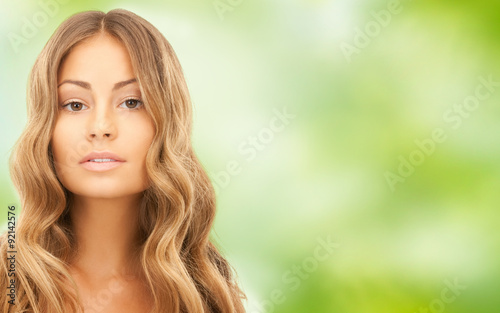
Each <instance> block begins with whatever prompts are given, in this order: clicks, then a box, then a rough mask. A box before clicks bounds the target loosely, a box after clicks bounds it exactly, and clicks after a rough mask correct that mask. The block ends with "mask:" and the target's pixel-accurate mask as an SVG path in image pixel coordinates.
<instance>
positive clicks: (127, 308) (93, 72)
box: [0, 10, 244, 313]
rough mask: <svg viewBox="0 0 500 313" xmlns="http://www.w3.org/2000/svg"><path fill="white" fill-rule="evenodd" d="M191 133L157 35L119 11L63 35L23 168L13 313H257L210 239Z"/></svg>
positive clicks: (34, 112) (210, 198)
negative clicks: (248, 307) (251, 312)
mask: <svg viewBox="0 0 500 313" xmlns="http://www.w3.org/2000/svg"><path fill="white" fill-rule="evenodd" d="M191 119H192V117H191V103H190V99H189V94H188V89H187V87H186V84H185V80H184V77H183V74H182V69H181V67H180V65H179V62H178V60H177V57H176V56H175V53H174V51H173V50H172V47H171V46H170V44H169V43H168V42H167V40H166V39H165V38H164V37H163V36H162V35H161V33H160V32H159V31H158V30H157V29H156V28H155V27H153V26H152V25H151V24H150V23H148V22H147V21H145V20H144V19H142V18H140V17H138V16H137V15H135V14H133V13H131V12H129V11H126V10H112V11H110V12H108V13H106V14H105V13H103V12H97V11H89V12H83V13H79V14H76V15H74V16H72V17H70V18H69V19H67V20H66V21H65V22H63V23H62V24H61V26H60V27H59V28H58V29H57V30H56V32H55V33H54V34H53V36H52V37H51V38H50V40H49V41H48V43H47V45H46V46H45V47H44V49H43V50H42V52H41V53H40V55H39V57H38V58H37V60H36V62H35V65H34V67H33V69H32V72H31V75H30V81H29V88H28V123H27V126H26V128H25V130H24V132H23V133H22V135H21V137H20V138H19V140H18V141H17V143H16V146H15V149H14V151H13V152H12V155H11V159H10V162H11V164H10V166H11V176H12V179H13V182H14V184H15V186H16V189H17V190H18V192H19V194H20V198H21V206H22V215H21V217H20V219H19V221H18V224H17V225H16V226H17V229H16V233H15V249H16V255H15V275H14V285H15V294H14V296H12V295H8V294H7V293H5V292H2V293H1V295H0V299H2V302H1V304H0V307H1V308H2V312H40V313H42V312H51V313H55V312H58V313H63V312H65V313H67V312H86V313H89V312H107V313H110V312H111V313H112V312H122V313H127V312H131V313H135V312H145V313H146V312H189V313H194V312H205V313H208V312H227V313H229V312H244V309H243V305H242V299H243V298H244V294H243V293H242V292H241V290H240V288H239V287H238V285H237V284H236V282H235V280H234V277H233V273H232V268H231V267H230V265H229V264H228V263H227V261H226V260H225V259H224V258H223V257H222V256H221V254H220V253H219V252H218V251H217V249H216V248H215V247H214V245H213V244H212V243H211V242H210V241H209V238H208V237H209V233H210V228H211V225H212V222H213V219H214V214H215V197H214V190H213V187H212V185H211V183H210V181H209V179H208V177H207V175H206V173H205V172H204V170H203V168H202V166H201V165H200V163H199V162H198V160H197V158H196V156H195V154H194V153H193V149H192V147H191V141H190V133H191ZM2 239H3V240H2V246H1V248H2V249H1V251H2V259H1V262H2V275H1V286H2V288H3V289H2V290H6V289H8V288H9V286H12V281H11V279H12V278H13V277H12V276H9V273H10V274H11V275H12V266H11V265H10V263H9V261H8V260H7V257H8V255H7V251H8V250H12V249H9V246H8V241H7V236H6V234H4V235H3V236H2ZM10 248H12V247H10ZM11 263H12V262H11ZM9 269H11V271H9ZM12 298H15V301H14V303H15V305H12V304H10V303H9V301H11V300H12ZM11 303H12V301H11Z"/></svg>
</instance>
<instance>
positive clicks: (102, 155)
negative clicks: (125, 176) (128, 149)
mask: <svg viewBox="0 0 500 313" xmlns="http://www.w3.org/2000/svg"><path fill="white" fill-rule="evenodd" d="M123 163H125V160H123V159H122V158H120V157H119V156H117V155H115V154H113V153H111V152H92V153H90V154H88V155H86V156H85V157H84V158H83V159H82V160H81V161H80V165H81V166H82V167H83V168H85V169H87V170H89V171H94V172H103V171H108V170H111V169H113V168H116V167H118V166H120V165H122V164H123Z"/></svg>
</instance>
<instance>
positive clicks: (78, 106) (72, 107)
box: [63, 101, 86, 112]
mask: <svg viewBox="0 0 500 313" xmlns="http://www.w3.org/2000/svg"><path fill="white" fill-rule="evenodd" d="M84 106H86V105H84V104H82V103H80V102H76V101H73V102H70V103H68V104H65V105H63V107H64V108H66V109H67V110H68V111H72V112H77V111H81V110H82V109H83V107H84Z"/></svg>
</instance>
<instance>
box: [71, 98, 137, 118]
mask: <svg viewBox="0 0 500 313" xmlns="http://www.w3.org/2000/svg"><path fill="white" fill-rule="evenodd" d="M130 100H134V101H137V106H136V107H135V108H127V109H129V110H138V109H140V107H141V106H143V105H144V104H143V103H142V101H141V100H140V99H137V98H133V97H131V98H126V99H125V100H123V101H122V102H121V103H120V106H121V105H122V104H124V103H126V102H127V101H130ZM73 103H78V104H80V105H83V106H86V105H85V104H83V103H81V102H79V101H69V102H66V103H65V104H63V105H62V109H63V110H66V111H68V112H69V113H71V114H74V113H78V112H80V111H81V110H79V111H73V110H67V109H66V107H68V106H70V105H71V104H73Z"/></svg>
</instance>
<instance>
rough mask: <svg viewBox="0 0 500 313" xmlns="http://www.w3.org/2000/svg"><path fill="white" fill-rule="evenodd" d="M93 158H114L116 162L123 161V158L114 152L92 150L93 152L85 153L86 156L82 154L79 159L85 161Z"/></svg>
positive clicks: (81, 161)
mask: <svg viewBox="0 0 500 313" xmlns="http://www.w3.org/2000/svg"><path fill="white" fill-rule="evenodd" d="M93 159H113V160H116V161H118V162H125V160H124V159H122V158H120V157H119V156H117V155H116V154H114V153H112V152H109V151H102V152H99V151H93V152H91V153H89V154H87V155H86V156H84V157H83V159H81V160H80V163H85V162H88V161H90V160H93Z"/></svg>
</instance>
